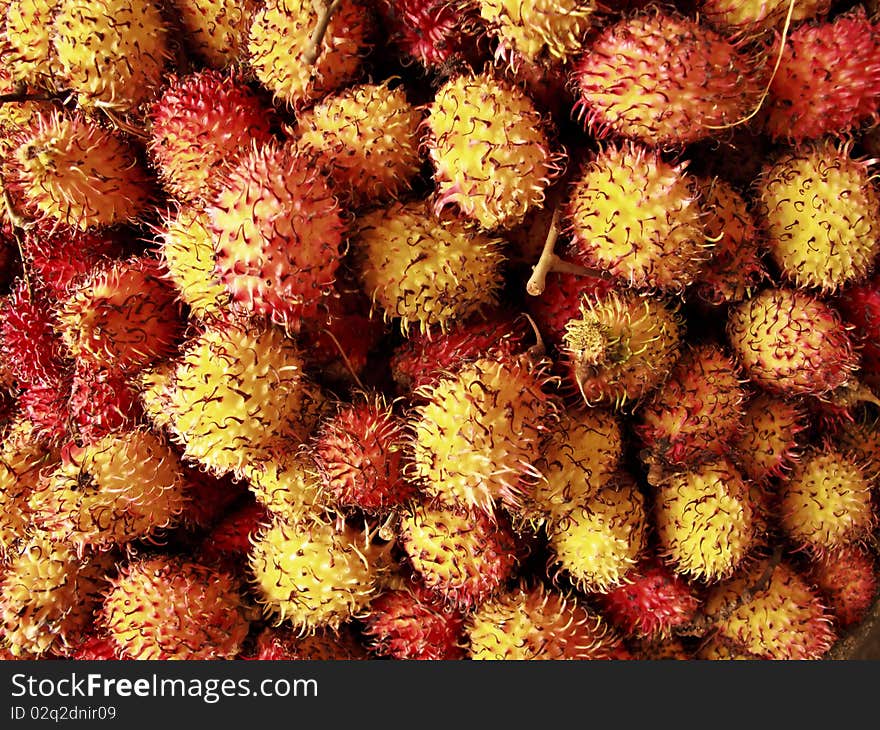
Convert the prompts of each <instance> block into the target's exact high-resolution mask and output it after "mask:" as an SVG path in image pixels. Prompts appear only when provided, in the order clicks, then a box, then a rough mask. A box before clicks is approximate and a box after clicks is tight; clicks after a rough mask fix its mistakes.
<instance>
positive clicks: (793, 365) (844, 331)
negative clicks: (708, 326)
mask: <svg viewBox="0 0 880 730" xmlns="http://www.w3.org/2000/svg"><path fill="white" fill-rule="evenodd" d="M726 328H727V338H728V341H729V343H730V346H731V348H732V350H733V354H734V355H735V356H736V358H737V359H738V360H739V362H740V364H741V365H742V367H743V370H744V371H745V374H746V375H747V376H748V378H749V379H750V380H751V381H752V382H753V383H754V384H755V385H758V386H760V387H761V388H764V389H765V390H768V391H770V392H772V393H775V394H777V395H783V396H785V395H805V394H810V395H816V396H819V397H823V396H827V394H828V393H830V392H831V391H832V390H835V389H837V388H840V387H841V386H843V385H845V384H846V383H847V381H849V380H850V378H851V377H852V374H853V372H854V371H855V370H857V368H858V355H857V353H856V352H855V351H854V349H853V345H852V342H851V340H850V337H849V332H848V328H847V326H846V325H845V324H844V322H843V320H842V318H841V316H840V314H839V313H838V312H837V311H836V310H835V309H834V308H833V307H832V306H831V305H829V304H828V303H826V302H825V300H823V299H821V298H819V297H817V296H814V295H813V294H811V293H810V292H806V291H802V290H798V289H791V288H788V287H776V286H770V287H765V288H764V289H762V290H761V291H760V292H758V293H757V294H755V295H754V296H753V297H751V298H750V299H747V300H745V301H744V302H741V303H739V304H737V305H736V306H734V307H732V308H731V309H730V310H729V312H728V316H727V326H726Z"/></svg>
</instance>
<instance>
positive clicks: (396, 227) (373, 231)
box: [352, 200, 505, 334]
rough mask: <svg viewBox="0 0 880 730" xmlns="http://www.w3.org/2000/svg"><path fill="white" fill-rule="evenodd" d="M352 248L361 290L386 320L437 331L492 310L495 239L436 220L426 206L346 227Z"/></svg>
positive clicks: (385, 212) (397, 207) (382, 211)
mask: <svg viewBox="0 0 880 730" xmlns="http://www.w3.org/2000/svg"><path fill="white" fill-rule="evenodd" d="M352 245H353V247H354V250H355V256H356V258H357V261H358V271H359V274H360V279H361V282H362V284H363V287H364V291H366V293H367V294H368V295H369V296H370V297H371V299H372V301H373V305H374V307H375V308H376V309H379V310H381V311H382V313H383V315H384V317H385V319H386V320H389V321H390V320H395V319H396V320H398V321H399V324H400V327H401V330H402V331H403V333H404V334H409V333H410V331H411V330H417V331H419V332H423V333H424V332H427V331H428V329H430V328H432V327H435V326H437V327H439V328H440V330H441V331H443V330H445V329H447V328H448V327H450V325H451V324H452V323H454V322H457V321H461V320H464V319H466V318H467V317H469V316H470V315H473V314H476V313H478V312H479V311H481V310H483V309H490V308H491V307H492V306H493V305H495V304H496V303H497V296H498V292H499V289H500V288H501V286H502V283H503V281H502V279H503V270H502V265H503V263H504V261H505V253H504V248H503V246H502V240H501V239H499V238H498V237H496V236H494V235H491V234H488V233H486V232H484V231H482V230H480V229H479V228H478V227H477V226H475V225H473V224H470V223H468V222H466V221H462V220H459V219H457V218H454V217H452V216H449V215H443V214H442V213H441V214H439V215H438V214H437V213H436V212H435V211H434V210H432V207H431V201H430V200H421V201H412V202H407V203H404V202H394V203H391V204H390V205H388V206H387V207H384V208H378V209H376V210H373V211H370V212H368V213H365V214H364V215H362V216H360V217H359V218H357V219H356V221H355V222H354V224H353V236H352Z"/></svg>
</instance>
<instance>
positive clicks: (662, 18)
mask: <svg viewBox="0 0 880 730" xmlns="http://www.w3.org/2000/svg"><path fill="white" fill-rule="evenodd" d="M659 59H662V61H660V60H659ZM756 65H757V64H756V63H755V62H754V60H752V58H751V57H750V55H749V54H748V53H747V52H746V51H745V50H743V49H741V48H739V47H738V46H737V45H736V44H735V43H734V41H732V40H731V39H729V38H728V37H727V36H725V35H723V34H721V33H719V32H717V31H716V30H714V29H712V28H711V27H710V26H707V25H705V24H703V23H702V22H700V21H699V20H697V19H696V18H691V17H685V16H684V15H681V14H679V13H678V12H677V11H674V10H671V9H669V8H663V7H659V6H655V7H652V8H648V9H645V10H642V11H638V12H635V13H632V14H628V15H627V16H626V17H624V18H622V19H620V20H618V21H617V22H614V23H611V24H609V25H607V26H606V27H605V28H603V29H602V30H601V32H600V33H599V34H598V35H597V36H596V37H595V38H593V39H592V40H591V41H590V42H589V43H588V44H587V45H586V47H585V48H584V52H583V53H582V54H581V56H580V58H579V59H578V60H577V61H576V63H575V65H574V69H573V72H572V84H573V86H574V87H575V90H576V93H577V95H578V99H577V103H576V105H575V113H576V114H577V115H578V116H579V117H580V118H582V119H584V118H585V121H586V126H587V127H588V129H590V130H592V131H595V132H597V133H598V134H599V135H600V136H604V135H605V134H608V133H609V132H613V133H615V134H618V135H621V136H623V137H627V138H630V139H637V140H640V141H642V142H645V143H647V144H649V145H659V146H679V147H680V146H683V145H686V144H690V143H692V142H696V141H699V140H701V139H705V138H708V137H713V136H717V130H719V129H722V128H724V127H725V126H726V125H727V126H729V125H731V124H734V123H736V122H738V121H739V120H740V119H741V118H743V117H745V116H746V115H747V114H748V113H749V112H751V111H752V109H753V108H754V107H755V106H756V104H757V101H758V97H759V96H760V93H761V88H760V86H761V85H760V84H759V81H758V73H757V71H758V69H757V68H756Z"/></svg>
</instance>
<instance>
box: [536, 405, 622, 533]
mask: <svg viewBox="0 0 880 730" xmlns="http://www.w3.org/2000/svg"><path fill="white" fill-rule="evenodd" d="M623 447H624V443H623V425H622V422H621V421H620V419H618V417H617V416H616V415H614V414H613V413H611V412H609V411H606V410H603V409H601V408H580V409H576V410H575V409H571V410H567V411H565V412H563V413H562V415H561V417H560V419H559V421H558V422H556V423H554V424H553V425H552V427H551V428H550V430H549V432H548V434H547V438H546V440H545V441H544V444H543V446H542V448H541V459H540V460H539V461H538V462H537V463H536V466H537V468H538V470H539V471H540V472H541V479H540V481H539V482H538V484H537V486H536V488H535V492H534V501H535V506H536V507H537V509H538V510H539V511H540V519H542V520H543V519H550V520H553V521H558V520H560V519H561V518H562V517H563V516H564V515H565V514H566V513H568V512H569V511H571V510H572V509H574V508H576V507H578V506H581V505H584V504H585V503H586V502H587V500H589V499H590V498H592V497H593V496H594V495H596V494H597V493H598V492H599V491H600V490H601V489H603V488H604V487H605V486H606V485H608V484H609V483H610V482H611V480H612V478H613V477H614V476H615V475H616V474H617V472H618V467H619V466H620V465H621V460H622V458H623Z"/></svg>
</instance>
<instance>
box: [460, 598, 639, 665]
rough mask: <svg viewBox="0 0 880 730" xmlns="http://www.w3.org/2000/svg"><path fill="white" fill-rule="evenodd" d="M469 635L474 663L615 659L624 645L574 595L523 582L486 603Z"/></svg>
mask: <svg viewBox="0 0 880 730" xmlns="http://www.w3.org/2000/svg"><path fill="white" fill-rule="evenodd" d="M465 634H466V647H467V653H468V657H469V658H470V659H474V660H505V661H511V660H520V661H526V660H542V659H543V660H560V659H568V660H587V659H590V660H612V659H615V658H617V656H616V654H617V651H618V650H619V649H620V648H621V646H622V642H621V639H620V637H619V636H618V634H617V632H616V631H615V630H614V628H613V627H611V626H610V625H609V624H608V622H607V621H605V620H604V619H603V618H602V617H601V616H600V615H599V614H597V613H596V612H595V611H593V610H592V609H590V608H588V607H587V606H586V605H584V604H583V602H582V601H581V600H579V599H578V598H577V597H576V596H575V595H574V594H571V593H563V592H560V591H558V590H554V589H550V588H546V587H545V586H543V585H541V584H537V585H535V586H529V585H527V584H526V583H522V582H521V583H520V584H519V585H518V586H517V587H516V588H514V589H513V590H511V591H509V592H505V593H501V594H499V595H497V596H494V597H492V598H490V599H488V600H487V601H485V602H483V604H481V605H480V606H479V607H478V608H477V609H476V611H474V612H473V613H472V614H470V615H469V616H468V618H467V623H466V626H465Z"/></svg>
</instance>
